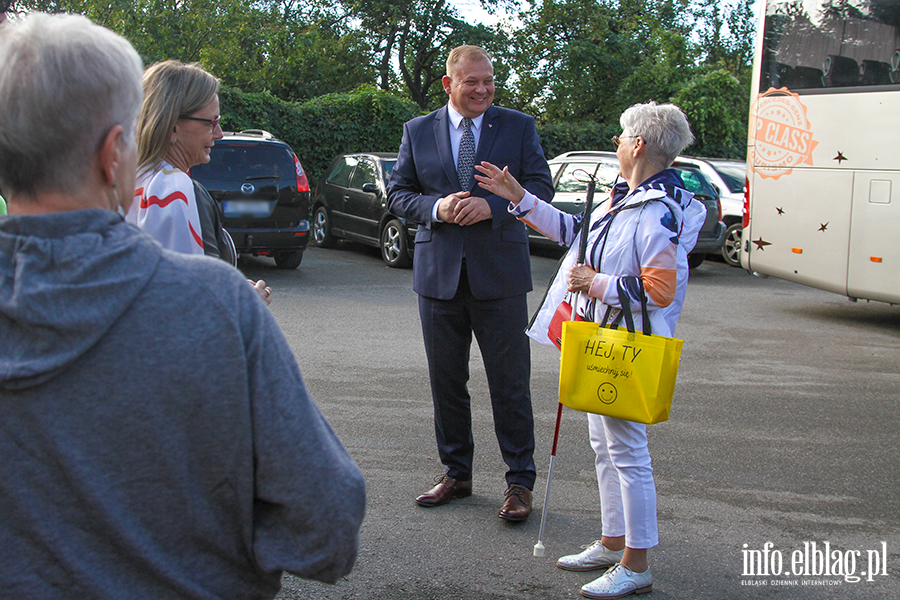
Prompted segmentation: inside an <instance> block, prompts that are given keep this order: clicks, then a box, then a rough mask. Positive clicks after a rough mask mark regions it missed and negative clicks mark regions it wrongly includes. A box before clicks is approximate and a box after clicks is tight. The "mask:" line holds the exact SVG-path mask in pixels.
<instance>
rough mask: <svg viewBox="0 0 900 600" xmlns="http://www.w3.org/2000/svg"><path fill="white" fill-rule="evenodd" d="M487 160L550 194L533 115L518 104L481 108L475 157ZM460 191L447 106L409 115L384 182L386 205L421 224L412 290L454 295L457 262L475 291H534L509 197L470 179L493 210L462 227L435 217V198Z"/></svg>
mask: <svg viewBox="0 0 900 600" xmlns="http://www.w3.org/2000/svg"><path fill="white" fill-rule="evenodd" d="M483 160H487V161H490V162H492V163H494V164H495V165H497V166H499V167H500V168H503V167H506V166H508V167H509V172H510V173H512V175H513V176H514V177H515V178H516V179H517V180H518V181H519V183H521V184H522V186H523V187H525V189H527V190H528V191H530V192H532V193H533V194H534V195H536V196H537V197H538V198H541V199H543V200H547V201H550V200H551V199H552V198H553V182H552V180H551V177H550V169H549V167H548V166H547V161H546V159H545V158H544V151H543V150H542V149H541V143H540V140H539V139H538V136H537V132H536V131H535V127H534V119H533V118H532V117H530V116H528V115H526V114H523V113H520V112H518V111H514V110H509V109H505V108H499V107H496V106H491V107H490V108H488V110H487V111H486V112H485V113H484V120H483V121H482V126H481V136H480V138H479V141H478V150H477V152H476V155H475V164H478V163H480V162H481V161H483ZM458 191H459V179H458V178H457V175H456V166H455V164H454V157H453V155H452V150H451V148H450V124H449V115H448V112H447V107H446V106H444V107H443V108H441V109H439V110H436V111H434V112H432V113H430V114H427V115H425V116H423V117H418V118H415V119H412V120H411V121H408V122H407V123H406V124H405V125H404V126H403V140H402V141H401V143H400V151H399V153H398V155H397V164H396V165H395V166H394V171H393V173H392V175H391V180H390V183H389V185H388V196H389V199H390V208H391V212H392V213H394V214H395V215H397V216H400V217H404V218H406V219H410V220H412V221H415V222H417V223H419V229H418V231H417V232H416V247H415V255H414V256H415V258H414V267H413V268H414V274H413V279H414V283H413V289H415V291H416V293H418V294H420V295H422V296H427V297H429V298H438V299H441V300H449V299H450V298H452V297H453V296H454V294H456V288H457V287H458V283H459V274H460V265H461V264H462V259H463V257H464V256H465V258H466V271H467V273H468V278H469V287H470V289H471V290H472V295H473V296H474V297H475V298H477V299H479V300H496V299H499V298H508V297H511V296H517V295H520V294H525V293H527V292H530V291H531V262H530V257H529V254H528V233H527V230H526V227H525V225H524V224H522V223H521V222H520V221H518V220H517V219H516V218H515V217H513V216H512V215H511V214H510V213H509V211H508V210H507V208H508V206H509V202H508V201H506V200H504V199H503V198H500V197H499V196H496V195H494V194H491V193H489V192H488V191H487V190H485V189H483V188H481V187H479V186H478V182H475V181H473V185H472V189H471V190H469V191H471V192H472V195H473V196H481V197H483V198H485V199H486V200H487V202H488V204H489V205H490V207H491V212H492V213H493V217H492V218H490V219H486V220H484V221H481V222H479V223H475V224H474V225H467V226H465V227H463V226H460V225H456V224H454V223H440V222H438V223H432V222H431V214H432V209H433V207H434V203H435V202H436V201H437V200H438V199H439V198H442V197H444V196H446V195H447V194H450V193H452V192H458Z"/></svg>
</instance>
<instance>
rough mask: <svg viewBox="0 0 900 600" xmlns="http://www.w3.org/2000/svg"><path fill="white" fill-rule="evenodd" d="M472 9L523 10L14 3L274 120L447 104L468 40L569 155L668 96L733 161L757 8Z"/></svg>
mask: <svg viewBox="0 0 900 600" xmlns="http://www.w3.org/2000/svg"><path fill="white" fill-rule="evenodd" d="M479 2H480V4H481V6H482V7H484V8H486V9H489V10H493V9H500V8H502V9H504V10H506V11H510V10H513V11H517V12H515V13H514V14H515V15H516V19H515V20H513V21H507V22H506V23H505V24H503V25H493V26H486V25H483V24H473V23H467V22H466V21H465V20H464V19H463V18H462V16H461V14H460V12H459V11H458V10H457V8H456V6H455V3H454V0H338V1H337V2H333V1H332V0H216V1H215V2H214V1H213V0H17V2H16V4H15V6H16V8H17V9H18V10H44V11H47V12H59V11H66V12H76V13H81V14H85V15H87V16H88V17H90V18H91V19H93V20H94V21H95V22H97V23H100V24H102V25H105V26H107V27H109V28H111V29H113V30H114V31H117V32H119V33H121V34H122V35H124V36H125V37H127V38H128V39H129V40H130V41H131V42H132V44H133V45H134V46H135V48H136V49H137V50H138V52H139V53H140V54H141V56H142V57H143V59H144V61H145V62H146V63H147V64H149V63H152V62H155V61H158V60H163V59H168V58H175V59H178V60H182V61H185V62H191V61H199V62H200V63H201V64H202V65H203V66H204V67H205V68H206V69H207V70H209V71H210V72H211V73H213V74H214V75H216V76H217V77H219V78H220V79H221V80H222V82H223V84H225V85H226V86H228V87H232V88H236V89H238V90H241V91H243V92H249V93H251V94H262V95H261V96H255V97H258V98H265V99H267V101H270V102H273V103H274V104H273V105H272V107H271V110H273V111H275V112H277V110H278V107H277V103H276V102H275V100H276V99H280V100H284V101H304V100H311V99H317V98H320V97H322V96H326V95H329V94H334V93H355V92H353V90H357V89H358V87H359V86H360V85H370V86H377V87H378V88H379V89H381V90H383V91H385V92H390V93H392V94H395V95H397V96H399V97H402V98H405V99H409V100H411V101H412V102H414V103H415V105H416V106H418V107H419V108H420V109H421V110H423V111H426V110H433V109H434V108H437V107H439V106H441V105H443V104H444V103H445V102H446V101H447V96H446V94H445V92H444V90H443V87H442V85H441V77H442V76H443V75H444V71H445V68H444V65H445V61H446V57H447V53H448V52H449V49H450V48H452V47H454V46H457V45H459V44H464V43H468V44H477V45H480V46H483V47H484V48H486V49H487V50H488V51H489V52H491V53H492V54H493V55H494V56H495V61H494V70H495V79H496V83H497V92H496V96H495V102H496V103H497V104H499V105H501V106H507V107H510V108H516V109H519V110H522V111H525V112H528V113H531V114H534V115H535V116H536V117H537V118H538V121H539V125H540V126H541V127H542V128H543V129H544V130H545V131H546V132H547V133H546V135H547V136H552V137H553V139H554V140H556V141H554V142H553V143H554V144H556V143H557V142H558V145H559V146H560V147H566V149H578V147H567V146H568V144H582V143H584V139H585V138H584V136H587V139H590V136H591V135H594V134H597V135H601V139H598V140H597V141H596V143H594V144H587V145H586V146H584V147H588V146H591V147H594V148H598V147H601V148H602V147H607V148H608V141H607V140H608V137H609V136H608V135H607V133H608V131H610V130H612V129H615V128H616V127H617V124H618V118H619V115H620V114H621V113H622V111H623V110H624V109H625V108H627V107H628V106H630V105H631V104H634V103H636V102H646V101H648V100H656V101H659V102H667V101H673V100H674V101H676V102H681V103H685V105H684V106H683V108H684V109H685V111H686V112H688V116H689V117H690V121H691V125H692V127H693V128H694V130H695V132H697V133H698V135H697V138H698V143H697V146H696V148H694V149H692V151H694V152H697V151H699V150H698V149H699V148H704V150H703V152H704V153H706V154H719V155H722V156H741V155H742V154H743V152H744V150H743V141H744V140H743V139H742V138H743V137H745V135H746V133H745V131H744V132H743V133H742V132H741V131H740V129H741V127H743V128H744V130H745V129H746V120H747V99H748V97H749V90H750V75H751V59H752V54H753V38H754V33H755V31H754V30H755V16H754V14H753V8H754V4H755V3H754V0H524V1H523V0H479ZM266 94H268V95H266ZM223 114H225V113H224V112H223ZM256 126H261V125H259V124H256ZM564 132H568V135H569V136H570V137H569V139H570V141H569V142H564V141H563V137H564V135H565V134H564ZM599 132H602V134H601V133H599ZM334 134H335V135H336V136H338V137H339V138H340V136H342V135H343V134H342V133H341V132H340V131H337V130H336V131H335V132H334ZM341 139H343V138H341ZM736 140H740V142H736Z"/></svg>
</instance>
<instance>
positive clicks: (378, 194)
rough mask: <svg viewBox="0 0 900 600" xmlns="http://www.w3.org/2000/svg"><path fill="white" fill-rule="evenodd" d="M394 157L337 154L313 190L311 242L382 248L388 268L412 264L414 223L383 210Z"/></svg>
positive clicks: (366, 154)
mask: <svg viewBox="0 0 900 600" xmlns="http://www.w3.org/2000/svg"><path fill="white" fill-rule="evenodd" d="M396 162H397V153H396V152H394V153H386V152H368V153H355V154H341V155H340V156H338V157H336V158H335V159H334V161H333V162H332V163H331V167H329V169H328V171H327V173H328V174H327V175H326V176H325V178H324V180H323V181H322V182H321V183H320V184H319V185H317V186H316V195H315V199H314V200H313V218H312V220H313V241H314V242H315V244H316V245H317V246H320V247H323V248H327V247H329V246H332V245H333V244H334V242H335V240H336V239H337V238H343V239H347V240H353V241H356V242H360V243H363V244H366V245H368V246H374V247H377V248H380V249H381V258H382V259H383V260H384V262H385V263H386V264H387V265H388V266H389V267H400V268H405V267H409V266H410V265H411V264H412V256H413V247H414V245H415V239H416V228H417V224H416V223H413V222H412V221H407V220H406V219H401V218H400V217H398V216H396V215H394V214H393V213H391V212H390V211H389V210H388V197H387V184H388V180H389V179H390V178H391V171H393V169H394V165H395V164H396Z"/></svg>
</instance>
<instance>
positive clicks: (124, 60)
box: [0, 13, 143, 196]
mask: <svg viewBox="0 0 900 600" xmlns="http://www.w3.org/2000/svg"><path fill="white" fill-rule="evenodd" d="M0 65H3V68H2V69H0V106H2V107H3V109H2V110H0V185H2V187H3V188H4V189H5V190H8V191H13V192H17V193H21V194H24V195H26V196H28V195H34V194H35V193H36V192H39V191H56V192H63V193H66V192H73V191H75V190H77V189H78V188H79V187H81V185H83V184H84V182H85V180H86V179H87V177H88V174H89V167H90V164H91V162H92V161H93V160H94V157H95V156H96V153H97V149H98V147H99V145H100V143H101V142H102V140H103V138H104V136H105V135H106V134H107V133H108V132H109V130H110V129H111V128H112V127H113V126H115V125H121V126H122V128H123V129H124V136H123V137H124V140H125V143H126V144H128V145H129V146H130V147H132V148H133V147H134V139H135V138H134V124H135V119H136V117H137V114H138V110H139V109H140V105H141V96H142V95H143V92H142V90H141V70H142V65H141V58H140V57H139V56H138V54H137V52H135V50H134V48H132V46H131V44H130V43H129V42H128V40H126V39H125V38H123V37H122V36H120V35H118V34H115V33H113V32H112V31H110V30H108V29H106V28H104V27H101V26H99V25H95V24H93V23H91V21H90V20H88V19H87V18H86V17H82V16H80V15H52V16H51V15H47V14H43V13H32V14H31V15H29V16H28V17H26V18H25V20H24V21H20V22H18V23H13V24H10V23H7V24H4V25H3V26H2V29H0Z"/></svg>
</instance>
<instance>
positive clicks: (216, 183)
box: [191, 129, 309, 269]
mask: <svg viewBox="0 0 900 600" xmlns="http://www.w3.org/2000/svg"><path fill="white" fill-rule="evenodd" d="M191 177H193V178H194V179H195V180H196V181H198V182H199V183H200V184H201V185H203V187H205V188H206V189H207V190H209V193H210V194H211V195H212V197H213V198H214V199H215V200H216V202H218V203H219V205H220V206H221V207H222V212H223V214H224V216H225V218H224V221H223V223H222V224H223V226H224V227H225V229H226V230H227V231H228V233H230V234H231V237H232V238H233V239H234V245H235V248H236V249H237V251H238V252H240V253H243V254H252V255H254V256H271V257H272V258H274V259H275V264H276V265H277V266H278V267H280V268H282V269H296V268H297V267H298V266H300V262H301V261H302V260H303V251H304V250H306V247H307V246H308V245H309V219H308V218H309V182H308V181H307V179H306V173H304V172H303V167H302V166H301V165H300V160H299V159H298V158H297V155H296V154H294V151H293V150H292V149H291V147H290V146H289V145H287V144H286V143H285V142H283V141H281V140H279V139H277V138H275V136H273V135H272V134H271V133H269V132H267V131H262V130H260V129H247V130H244V131H241V132H239V133H235V132H225V137H224V138H223V139H221V140H216V144H215V146H214V147H213V148H212V150H211V151H210V153H209V162H208V163H206V164H203V165H197V166H196V167H193V168H192V169H191Z"/></svg>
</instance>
